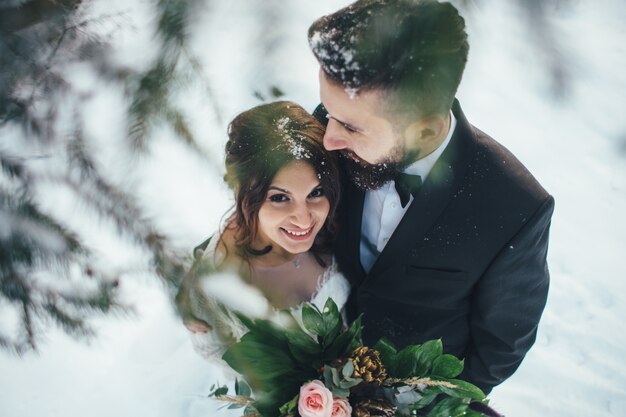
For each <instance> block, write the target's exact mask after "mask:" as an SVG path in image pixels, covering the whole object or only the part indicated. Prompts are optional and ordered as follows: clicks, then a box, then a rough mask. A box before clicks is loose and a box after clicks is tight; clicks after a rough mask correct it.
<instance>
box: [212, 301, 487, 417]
mask: <svg viewBox="0 0 626 417" xmlns="http://www.w3.org/2000/svg"><path fill="white" fill-rule="evenodd" d="M239 318H240V319H241V321H242V322H243V323H244V324H245V325H246V326H247V327H248V329H249V332H248V333H246V334H245V335H244V336H243V337H242V338H241V340H240V341H239V342H237V343H235V344H234V345H232V346H231V347H230V348H229V349H228V351H227V352H226V353H225V354H224V356H223V359H224V360H225V361H226V362H227V363H228V365H230V366H231V367H232V368H233V369H234V370H235V371H237V372H238V373H240V374H241V375H242V376H243V378H244V380H245V381H236V383H235V393H234V395H229V394H228V388H227V387H218V388H217V389H215V388H214V389H213V390H212V392H211V393H210V396H213V397H215V398H217V399H219V400H222V401H227V402H229V403H230V404H231V405H230V406H229V408H237V407H241V408H244V410H243V413H244V416H256V417H297V416H299V417H351V416H354V417H369V416H381V417H392V416H419V415H427V416H429V417H455V416H465V417H480V416H484V415H485V414H483V413H481V412H480V411H477V410H481V409H486V408H488V407H485V405H486V403H487V400H486V399H485V395H484V394H483V392H482V391H481V390H480V389H479V388H477V387H476V386H474V385H472V384H470V383H468V382H465V381H462V380H459V379H455V377H456V376H458V375H459V374H460V373H461V371H462V370H463V362H462V361H460V360H459V359H457V358H456V357H454V356H452V355H448V354H443V352H442V350H443V348H442V344H441V341H440V340H432V341H428V342H426V343H424V344H421V345H411V346H407V347H406V348H404V349H402V350H400V351H397V350H396V348H395V347H394V346H393V344H392V343H391V342H389V341H388V340H386V339H381V340H380V341H378V343H376V345H374V346H373V347H368V346H363V345H362V344H361V343H360V340H361V319H360V317H359V318H358V319H357V320H355V321H354V322H353V323H352V324H351V325H350V326H349V327H348V328H347V329H346V328H344V326H343V321H342V319H341V315H340V313H339V310H338V308H337V305H336V304H335V302H334V301H333V300H332V299H330V298H329V299H328V300H327V302H326V304H325V306H324V309H323V310H322V311H320V310H319V309H318V308H317V307H315V306H314V305H312V304H306V305H305V306H304V307H303V309H302V322H303V325H304V329H302V328H301V327H300V326H297V327H293V328H285V327H282V326H279V325H278V324H276V323H274V322H272V321H269V320H260V319H257V320H252V319H250V318H248V317H246V316H243V315H239ZM252 392H254V398H252V397H251V395H252ZM435 398H437V400H438V401H437V402H436V404H435V405H434V406H432V404H433V401H435ZM442 398H443V399H442ZM425 409H428V411H427V412H426V411H424V410H425Z"/></svg>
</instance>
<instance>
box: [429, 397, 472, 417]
mask: <svg viewBox="0 0 626 417" xmlns="http://www.w3.org/2000/svg"><path fill="white" fill-rule="evenodd" d="M466 411H467V404H465V403H464V402H463V400H462V399H460V398H445V399H443V400H441V401H439V402H438V403H437V404H435V406H434V407H433V409H432V410H430V413H428V417H460V416H463V415H464V414H465V412H466Z"/></svg>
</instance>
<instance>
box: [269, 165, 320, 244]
mask: <svg viewBox="0 0 626 417" xmlns="http://www.w3.org/2000/svg"><path fill="white" fill-rule="evenodd" d="M329 209H330V203H329V201H328V198H327V197H326V196H325V195H324V191H323V190H322V186H321V184H320V181H319V179H318V178H317V173H316V172H315V170H314V169H313V167H312V166H311V165H310V164H309V163H307V162H304V161H293V162H290V163H289V164H288V165H286V166H285V167H283V168H282V169H280V170H279V171H278V172H277V173H276V176H275V177H274V179H273V180H272V184H271V185H270V187H269V190H268V193H267V197H266V198H265V202H264V203H263V205H262V206H261V209H260V210H259V222H258V225H259V226H258V227H259V230H258V232H259V233H258V238H259V239H260V240H262V241H263V242H262V243H263V244H265V245H267V244H271V245H272V246H276V245H277V246H280V247H281V248H282V249H284V250H285V251H287V252H289V253H302V252H306V251H308V250H309V249H310V248H311V246H312V245H313V241H314V240H315V236H317V233H318V232H319V231H320V229H321V228H322V226H323V225H324V222H325V221H326V217H327V216H328V211H329Z"/></svg>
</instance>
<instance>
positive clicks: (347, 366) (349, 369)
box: [341, 360, 354, 379]
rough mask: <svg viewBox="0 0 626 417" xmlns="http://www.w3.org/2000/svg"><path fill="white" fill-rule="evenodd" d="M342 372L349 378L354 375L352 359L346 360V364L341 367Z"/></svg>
mask: <svg viewBox="0 0 626 417" xmlns="http://www.w3.org/2000/svg"><path fill="white" fill-rule="evenodd" d="M341 373H342V374H343V377H344V378H346V379H348V378H351V377H352V374H354V363H352V361H351V360H348V361H347V362H346V364H345V365H344V366H343V368H342V369H341Z"/></svg>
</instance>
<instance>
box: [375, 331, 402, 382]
mask: <svg viewBox="0 0 626 417" xmlns="http://www.w3.org/2000/svg"><path fill="white" fill-rule="evenodd" d="M373 349H374V350H376V351H377V352H378V353H379V354H380V360H381V362H382V363H383V365H384V367H385V369H387V373H388V374H389V375H390V376H392V377H397V376H396V374H395V369H396V355H397V354H398V352H397V351H396V347H395V346H394V345H393V343H392V342H391V341H390V340H389V339H387V338H385V337H383V338H381V339H379V340H378V342H376V344H375V345H374V348H373Z"/></svg>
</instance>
